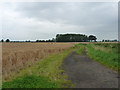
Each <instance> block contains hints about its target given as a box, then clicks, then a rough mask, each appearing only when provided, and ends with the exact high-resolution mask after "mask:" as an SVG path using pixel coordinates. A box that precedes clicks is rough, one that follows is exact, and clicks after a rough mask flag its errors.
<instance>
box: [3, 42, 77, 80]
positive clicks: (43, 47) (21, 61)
mask: <svg viewBox="0 0 120 90" xmlns="http://www.w3.org/2000/svg"><path fill="white" fill-rule="evenodd" d="M74 44H75V43H3V44H2V76H3V80H7V79H9V77H10V76H11V75H12V74H13V73H18V72H19V71H20V70H21V69H24V68H25V67H29V66H31V65H32V64H34V63H35V62H36V61H39V60H42V59H43V58H45V57H47V56H49V55H50V54H54V53H59V52H61V51H64V50H66V49H68V48H70V47H72V46H73V45H74Z"/></svg>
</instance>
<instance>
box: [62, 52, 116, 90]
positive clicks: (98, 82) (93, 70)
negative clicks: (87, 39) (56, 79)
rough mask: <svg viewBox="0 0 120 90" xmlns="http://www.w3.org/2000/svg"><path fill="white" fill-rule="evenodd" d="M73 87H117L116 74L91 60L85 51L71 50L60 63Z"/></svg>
mask: <svg viewBox="0 0 120 90" xmlns="http://www.w3.org/2000/svg"><path fill="white" fill-rule="evenodd" d="M62 68H63V69H64V70H65V74H67V75H68V79H69V80H71V81H72V83H73V84H74V85H75V88H118V74H117V73H116V72H114V71H112V70H111V69H108V68H106V67H105V66H103V65H101V64H99V63H98V62H95V61H93V60H91V59H90V58H89V57H88V56H87V55H86V51H84V52H83V54H82V55H78V54H77V53H76V52H72V53H71V54H70V55H69V56H68V57H66V59H65V60H64V63H63V65H62Z"/></svg>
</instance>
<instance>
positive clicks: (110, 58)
mask: <svg viewBox="0 0 120 90" xmlns="http://www.w3.org/2000/svg"><path fill="white" fill-rule="evenodd" d="M103 44H104V43H103ZM103 44H101V45H100V46H99V47H102V49H101V48H99V49H95V47H96V45H95V44H90V45H87V52H88V56H89V57H90V58H92V59H93V60H96V61H98V62H100V63H101V64H104V65H105V66H107V67H109V68H111V69H113V70H116V71H118V68H119V69H120V67H119V65H118V52H117V49H118V48H114V49H111V48H110V47H108V46H105V47H103ZM110 46H112V44H111V45H110ZM97 47H98V46H97ZM113 47H114V46H113ZM104 48H105V49H104ZM107 49H108V51H107Z"/></svg>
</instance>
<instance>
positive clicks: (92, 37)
mask: <svg viewBox="0 0 120 90" xmlns="http://www.w3.org/2000/svg"><path fill="white" fill-rule="evenodd" d="M89 40H90V41H96V40H97V38H96V36H93V35H90V36H89Z"/></svg>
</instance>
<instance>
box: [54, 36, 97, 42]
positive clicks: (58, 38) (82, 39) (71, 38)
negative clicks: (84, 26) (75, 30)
mask: <svg viewBox="0 0 120 90" xmlns="http://www.w3.org/2000/svg"><path fill="white" fill-rule="evenodd" d="M96 40H97V38H96V36H93V35H90V36H87V35H83V34H57V35H56V42H90V41H96Z"/></svg>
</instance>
